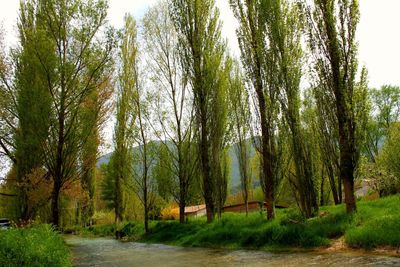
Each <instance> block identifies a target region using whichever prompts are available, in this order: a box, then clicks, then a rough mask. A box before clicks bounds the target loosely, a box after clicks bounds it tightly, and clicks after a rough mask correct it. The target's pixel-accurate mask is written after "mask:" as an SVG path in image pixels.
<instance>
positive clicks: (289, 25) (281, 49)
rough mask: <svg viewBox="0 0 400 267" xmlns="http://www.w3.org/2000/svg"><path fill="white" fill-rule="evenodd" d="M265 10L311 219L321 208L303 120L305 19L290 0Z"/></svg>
mask: <svg viewBox="0 0 400 267" xmlns="http://www.w3.org/2000/svg"><path fill="white" fill-rule="evenodd" d="M263 10H264V13H268V14H269V16H268V18H267V21H266V28H267V38H268V41H269V46H270V56H271V57H272V58H273V61H274V62H275V64H274V65H270V68H271V70H272V75H274V78H273V79H272V81H271V84H272V86H273V87H275V88H278V89H279V91H280V103H281V106H282V113H283V116H284V117H285V119H286V123H287V125H288V126H289V129H290V135H291V141H292V142H291V151H292V153H293V161H294V166H295V173H296V184H297V185H296V188H297V194H298V196H299V202H300V203H299V204H300V208H301V211H302V212H303V214H304V215H305V216H306V217H311V216H312V215H313V214H314V212H315V211H316V210H317V209H318V202H317V192H316V186H315V181H314V179H315V174H314V167H313V162H312V157H311V150H310V147H309V146H308V144H307V143H306V141H305V132H304V129H303V127H302V126H301V119H300V107H301V101H300V81H301V77H302V71H303V70H302V65H303V62H304V60H303V50H302V47H301V37H302V33H303V26H302V25H303V24H304V23H303V19H302V18H303V16H302V14H301V12H300V11H301V10H300V9H299V6H298V5H297V4H291V3H289V2H288V1H286V0H272V1H264V2H263ZM271 70H270V71H271Z"/></svg>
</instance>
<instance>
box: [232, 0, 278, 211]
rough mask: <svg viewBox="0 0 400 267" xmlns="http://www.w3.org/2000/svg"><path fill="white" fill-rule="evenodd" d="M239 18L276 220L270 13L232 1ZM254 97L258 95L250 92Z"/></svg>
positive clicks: (257, 1) (265, 184)
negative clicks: (268, 25)
mask: <svg viewBox="0 0 400 267" xmlns="http://www.w3.org/2000/svg"><path fill="white" fill-rule="evenodd" d="M230 4H231V7H232V10H233V12H234V15H235V17H236V19H237V20H238V21H239V28H238V29H237V32H236V33H237V37H238V41H239V47H240V50H241V58H242V64H243V67H244V68H245V71H246V74H247V77H248V80H247V84H248V87H249V88H250V89H251V90H254V92H255V97H254V98H255V99H254V102H255V105H256V108H255V114H256V125H255V127H256V130H255V132H256V135H261V136H260V137H255V138H254V139H255V141H256V148H257V149H258V151H259V153H260V154H261V156H262V157H261V158H260V161H261V167H262V175H260V179H261V181H260V182H261V185H262V188H263V191H264V193H265V202H266V206H267V218H268V219H273V218H274V217H275V212H274V203H275V195H276V192H275V185H277V184H278V183H279V180H280V179H281V177H280V176H279V174H280V171H279V170H278V169H279V167H280V163H279V156H278V154H280V152H279V151H280V150H281V149H280V148H279V147H277V144H278V141H277V132H278V131H277V128H278V123H277V121H278V114H279V102H278V91H277V88H276V87H274V86H273V84H272V83H271V80H272V78H273V72H272V71H271V70H270V66H271V65H273V64H275V63H274V61H273V57H272V56H271V54H269V49H268V48H269V47H268V41H267V36H266V34H267V32H266V22H267V20H268V18H267V17H268V15H269V13H265V12H264V11H263V10H264V6H263V5H264V4H265V3H264V2H263V1H261V0H250V1H242V0H230ZM249 94H250V95H254V94H251V93H249Z"/></svg>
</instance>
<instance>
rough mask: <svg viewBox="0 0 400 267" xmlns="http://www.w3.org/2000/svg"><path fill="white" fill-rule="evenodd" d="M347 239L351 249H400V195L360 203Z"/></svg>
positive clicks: (346, 235) (347, 233)
mask: <svg viewBox="0 0 400 267" xmlns="http://www.w3.org/2000/svg"><path fill="white" fill-rule="evenodd" d="M345 239H346V243H347V244H348V245H350V246H351V247H362V248H366V249H371V248H375V247H378V246H392V247H400V195H396V196H392V197H387V198H382V199H379V200H376V201H370V202H360V203H359V205H358V212H357V214H356V215H355V216H354V220H353V225H352V227H351V228H349V229H348V231H346V234H345Z"/></svg>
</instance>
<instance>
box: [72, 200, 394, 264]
mask: <svg viewBox="0 0 400 267" xmlns="http://www.w3.org/2000/svg"><path fill="white" fill-rule="evenodd" d="M115 230H116V227H115V225H98V226H93V227H90V228H75V229H74V232H76V233H78V234H81V235H84V236H115ZM118 230H119V232H120V233H121V234H122V235H123V236H124V238H123V239H124V240H126V241H140V242H149V243H164V244H169V245H178V246H190V247H211V248H232V249H238V248H246V249H260V250H268V251H276V252H278V251H295V250H317V251H319V252H331V251H343V250H348V249H351V250H355V249H366V250H368V251H371V252H374V251H375V252H377V253H383V254H385V253H386V254H390V255H394V256H400V254H399V253H400V252H399V248H400V195H396V196H391V197H387V198H382V199H378V200H373V201H360V202H358V211H357V213H356V214H354V215H352V216H350V215H347V214H346V213H345V207H344V205H338V206H327V207H322V208H321V209H320V211H319V214H318V216H316V217H314V218H311V219H304V218H303V217H302V216H301V215H300V214H299V213H298V211H297V210H296V209H284V210H278V211H277V218H276V219H275V220H273V221H267V220H266V219H265V215H264V214H260V213H251V214H249V215H248V216H247V217H246V215H245V214H235V213H225V214H223V215H222V218H220V219H216V220H215V221H214V222H213V223H210V224H208V223H206V221H205V218H198V219H194V218H192V219H190V220H189V221H188V222H187V223H186V224H184V225H181V224H179V223H178V222H176V221H158V222H152V223H151V231H150V233H149V234H148V235H144V234H143V224H142V223H138V222H128V223H126V224H124V225H123V227H122V228H120V229H118Z"/></svg>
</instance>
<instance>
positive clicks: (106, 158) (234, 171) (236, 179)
mask: <svg viewBox="0 0 400 267" xmlns="http://www.w3.org/2000/svg"><path fill="white" fill-rule="evenodd" d="M155 142H157V143H161V142H159V141H155ZM247 144H248V145H249V146H251V149H250V157H251V158H253V157H254V154H255V149H254V146H253V144H252V142H251V141H250V140H248V141H247ZM236 145H237V144H234V145H232V146H231V147H230V148H229V156H230V158H231V180H230V182H229V187H230V188H229V189H230V191H231V192H232V193H236V192H238V191H239V190H240V171H239V162H238V158H237V156H236V153H235V146H236ZM135 149H137V147H136V148H134V150H135ZM111 155H112V152H110V153H108V154H105V155H103V156H101V157H100V158H98V160H97V164H96V165H97V167H98V168H99V167H100V166H101V165H103V164H108V163H109V162H110V158H111ZM253 184H258V181H254V179H253Z"/></svg>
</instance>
